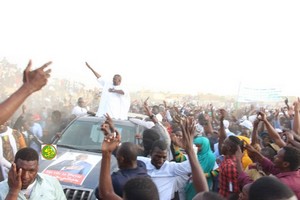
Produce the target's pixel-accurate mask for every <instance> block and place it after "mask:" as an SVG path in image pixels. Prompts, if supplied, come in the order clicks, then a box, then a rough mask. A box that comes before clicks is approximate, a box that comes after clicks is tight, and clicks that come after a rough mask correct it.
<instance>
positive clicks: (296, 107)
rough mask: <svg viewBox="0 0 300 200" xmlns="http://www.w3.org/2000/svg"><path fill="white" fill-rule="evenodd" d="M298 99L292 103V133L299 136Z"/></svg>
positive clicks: (299, 99)
mask: <svg viewBox="0 0 300 200" xmlns="http://www.w3.org/2000/svg"><path fill="white" fill-rule="evenodd" d="M299 112H300V98H299V97H298V100H297V101H295V102H294V123H293V131H295V133H296V134H297V135H299V136H300V113H299Z"/></svg>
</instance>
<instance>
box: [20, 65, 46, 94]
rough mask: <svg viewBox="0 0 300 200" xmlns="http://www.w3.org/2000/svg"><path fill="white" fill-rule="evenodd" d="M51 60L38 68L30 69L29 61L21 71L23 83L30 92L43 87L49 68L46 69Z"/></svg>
mask: <svg viewBox="0 0 300 200" xmlns="http://www.w3.org/2000/svg"><path fill="white" fill-rule="evenodd" d="M50 64H52V62H47V63H45V64H44V65H43V66H41V67H40V68H37V69H35V70H33V71H30V70H31V66H32V62H31V60H30V61H29V63H28V65H27V67H26V69H25V70H24V72H23V83H24V85H28V86H29V88H30V91H31V92H35V91H38V90H40V89H42V87H44V86H45V85H46V84H47V82H48V78H49V77H50V73H51V69H46V68H47V67H48V66H49V65H50Z"/></svg>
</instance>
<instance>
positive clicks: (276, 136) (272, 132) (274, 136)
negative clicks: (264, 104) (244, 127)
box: [258, 111, 286, 147]
mask: <svg viewBox="0 0 300 200" xmlns="http://www.w3.org/2000/svg"><path fill="white" fill-rule="evenodd" d="M258 117H259V119H260V120H261V121H263V122H264V124H265V126H266V128H267V131H268V134H269V135H270V137H271V138H272V139H273V140H274V142H275V143H276V144H277V145H278V146H279V147H284V146H285V145H286V143H285V142H284V141H283V140H282V139H281V137H280V135H279V134H278V133H277V131H276V130H275V129H274V127H273V126H272V124H271V123H270V122H269V121H268V119H267V116H266V114H265V113H264V112H261V111H260V112H259V113H258Z"/></svg>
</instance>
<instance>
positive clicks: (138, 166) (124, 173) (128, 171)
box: [95, 142, 149, 199]
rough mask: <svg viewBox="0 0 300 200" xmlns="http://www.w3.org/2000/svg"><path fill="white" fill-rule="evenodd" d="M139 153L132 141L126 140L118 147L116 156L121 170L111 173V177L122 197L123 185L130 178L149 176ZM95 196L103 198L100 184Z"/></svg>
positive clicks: (118, 193)
mask: <svg viewBox="0 0 300 200" xmlns="http://www.w3.org/2000/svg"><path fill="white" fill-rule="evenodd" d="M137 155H138V149H137V146H136V145H135V144H133V143H131V142H124V143H122V144H121V146H119V148H118V149H117V153H116V157H117V161H118V167H119V170H118V171H117V172H113V173H112V174H111V179H112V185H113V188H114V192H115V193H116V194H117V195H118V196H120V197H122V196H123V187H124V185H125V184H126V182H127V181H128V180H130V179H132V178H135V177H149V176H148V174H147V170H146V165H145V164H144V163H143V162H142V161H138V160H137ZM95 196H96V197H97V199H101V197H100V196H99V189H98V186H97V188H96V191H95Z"/></svg>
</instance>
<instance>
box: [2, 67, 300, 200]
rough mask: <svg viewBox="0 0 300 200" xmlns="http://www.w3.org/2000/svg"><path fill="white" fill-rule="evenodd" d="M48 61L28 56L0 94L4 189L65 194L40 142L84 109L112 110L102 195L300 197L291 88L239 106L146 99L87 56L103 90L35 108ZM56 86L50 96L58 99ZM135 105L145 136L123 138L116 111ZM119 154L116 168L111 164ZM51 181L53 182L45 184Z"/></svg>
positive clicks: (121, 113)
mask: <svg viewBox="0 0 300 200" xmlns="http://www.w3.org/2000/svg"><path fill="white" fill-rule="evenodd" d="M50 65H51V62H48V63H45V64H44V65H43V66H41V67H40V68H37V69H35V70H31V66H32V62H31V61H30V62H29V63H28V66H27V67H26V69H25V70H24V72H23V79H22V81H20V84H21V86H20V87H17V88H16V89H15V91H13V92H11V94H10V95H9V96H8V97H3V100H2V103H1V104H0V109H1V110H2V112H1V115H0V124H1V127H0V136H1V137H0V139H1V142H0V145H2V146H0V161H1V163H0V164H1V172H0V174H1V177H0V178H1V180H3V181H2V182H1V183H0V185H1V187H0V199H25V198H26V199H28V198H30V199H37V198H42V199H44V198H48V199H65V198H66V197H65V196H64V194H63V190H62V187H61V185H60V184H59V182H58V181H57V180H56V179H55V178H52V177H50V176H47V175H44V174H40V173H38V156H39V155H38V152H40V145H41V144H42V143H51V142H52V141H53V139H54V138H55V137H59V133H60V132H61V131H62V130H63V129H64V127H66V125H67V124H68V123H69V122H70V121H71V120H72V119H74V118H75V117H78V116H82V115H87V114H89V115H94V116H95V117H105V119H106V120H105V122H104V123H103V124H102V126H101V130H102V131H103V133H104V135H105V137H104V141H103V143H102V146H101V147H99V148H101V150H102V160H101V169H100V172H99V186H98V187H97V188H95V195H96V197H97V198H98V199H149V200H150V199H157V200H158V199H161V200H171V199H172V200H178V199H180V200H185V199H186V200H190V199H196V200H197V199H299V198H300V187H299V185H300V171H299V168H300V113H299V112H300V99H297V100H295V101H294V102H292V103H290V102H289V101H288V99H287V98H286V99H285V100H284V101H283V102H282V105H280V107H271V106H268V107H257V106H255V105H254V104H253V105H250V106H248V107H243V108H240V109H233V108H232V107H230V108H229V107H218V106H216V105H213V104H209V105H202V106H199V105H194V104H191V103H190V102H181V104H180V106H179V105H174V104H172V105H168V103H167V102H166V101H163V102H162V103H161V104H157V105H149V103H148V101H149V99H151V97H149V98H147V99H146V100H143V101H141V102H140V103H136V102H135V103H134V106H130V103H128V100H130V97H129V94H128V91H127V90H126V89H125V87H124V86H123V85H122V84H121V80H122V78H121V75H119V74H117V75H115V76H114V77H113V79H112V80H111V81H104V80H102V79H101V76H100V74H98V73H97V72H96V71H95V70H94V69H93V68H91V66H90V65H89V64H88V63H86V66H87V67H88V68H89V69H90V70H91V71H92V72H93V73H94V75H95V76H96V78H97V81H98V82H99V83H100V86H101V87H102V89H103V90H104V91H103V90H102V93H101V94H102V95H103V96H101V95H100V96H97V98H95V96H93V95H91V96H80V97H79V98H77V99H76V100H75V101H74V102H76V104H74V105H73V104H71V105H72V106H70V102H69V103H68V106H67V107H68V109H66V107H64V106H62V107H59V106H58V107H54V108H52V109H51V110H45V109H40V110H35V109H33V108H34V106H33V105H30V109H29V110H28V108H27V107H26V105H24V102H25V101H26V100H27V99H28V98H30V97H31V96H33V95H34V94H38V93H40V92H42V91H43V90H44V88H45V86H46V85H47V83H48V79H49V77H50V74H51V69H49V66H50ZM1 77H4V76H1ZM42 88H43V90H41V89H42ZM37 91H40V92H37ZM52 94H53V93H49V95H50V96H49V97H47V98H53V99H55V96H51V95H52ZM125 96H127V97H125ZM99 97H101V99H100V98H99ZM125 98H126V99H125ZM56 101H57V100H56ZM101 102H102V103H104V104H102V103H101ZM57 105H60V104H59V103H58V104H57ZM63 105H64V104H63ZM132 105H133V104H132ZM41 108H43V107H41ZM116 108H117V109H116ZM18 109H21V112H20V113H17V116H16V117H15V119H14V120H12V118H13V116H14V115H16V112H17V110H18ZM133 110H134V112H139V113H141V114H145V115H147V116H148V118H147V119H145V120H141V119H130V120H131V121H132V122H133V123H138V124H140V125H143V126H144V127H145V130H144V131H143V133H141V134H140V135H137V137H140V138H141V139H142V141H143V142H142V143H141V144H140V145H136V144H133V143H128V142H127V143H122V144H121V142H120V141H121V140H120V138H121V137H122V135H120V134H119V132H118V130H117V129H115V128H114V123H113V119H127V114H128V112H130V111H133ZM133 134H135V133H133ZM112 156H115V157H116V158H117V161H118V167H119V171H117V172H113V173H112V174H111V171H110V168H111V167H110V160H111V157H112ZM46 187H49V188H50V189H48V190H47V192H46V193H41V192H40V190H41V189H42V188H46Z"/></svg>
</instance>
